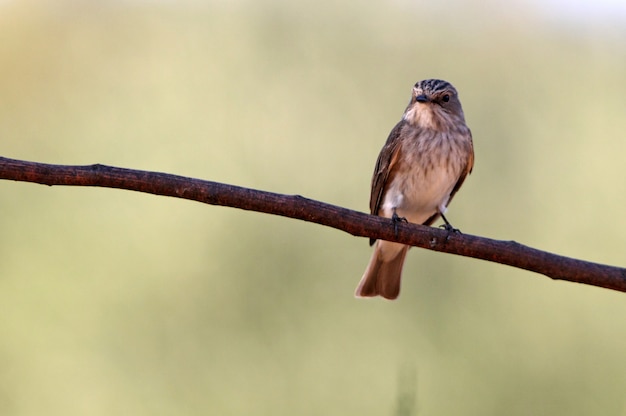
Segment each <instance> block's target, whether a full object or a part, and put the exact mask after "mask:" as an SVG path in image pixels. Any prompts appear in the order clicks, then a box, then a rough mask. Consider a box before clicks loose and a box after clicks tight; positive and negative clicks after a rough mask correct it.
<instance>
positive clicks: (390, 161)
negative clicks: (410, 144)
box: [370, 120, 405, 246]
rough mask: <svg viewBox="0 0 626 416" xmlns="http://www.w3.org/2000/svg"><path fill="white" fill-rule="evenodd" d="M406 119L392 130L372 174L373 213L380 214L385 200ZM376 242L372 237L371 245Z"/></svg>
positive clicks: (371, 201)
mask: <svg viewBox="0 0 626 416" xmlns="http://www.w3.org/2000/svg"><path fill="white" fill-rule="evenodd" d="M404 123H405V121H404V120H402V121H400V122H399V123H398V124H396V126H395V127H394V128H393V129H392V130H391V133H389V137H388V138H387V142H385V145H384V146H383V148H382V150H381V151H380V154H379V155H378V160H376V167H375V168H374V175H373V176H372V193H371V195H370V212H371V213H372V215H378V211H379V210H380V205H381V204H382V201H383V196H384V194H385V191H386V189H387V182H388V181H389V179H390V173H391V172H392V170H393V168H394V166H395V165H396V163H397V161H398V156H399V152H398V150H399V149H400V146H399V144H400V140H399V139H400V131H401V129H402V126H403V125H404ZM374 242H376V239H375V238H370V246H371V245H373V244H374Z"/></svg>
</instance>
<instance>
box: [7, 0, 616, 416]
mask: <svg viewBox="0 0 626 416" xmlns="http://www.w3.org/2000/svg"><path fill="white" fill-rule="evenodd" d="M625 28H626V7H624V6H623V5H621V4H619V3H618V2H615V3H614V4H611V3H610V2H597V1H596V2H592V1H591V0H590V1H589V2H584V1H578V2H562V3H561V2H558V1H556V0H554V1H546V2H539V1H537V2H533V1H525V2H524V1H510V2H499V1H487V2H484V1H441V2H433V1H428V2H427V1H417V0H412V1H409V0H395V1H383V0H375V1H370V2H367V3H366V2H357V1H348V0H342V1H329V0H328V1H327V0H316V1H297V2H292V1H287V0H284V1H282V0H267V1H253V0H240V1H217V0H216V1H209V2H191V1H187V2H185V1H183V2H174V1H166V0H163V1H140V0H136V1H122V0H120V1H109V2H99V1H56V0H55V1H2V2H0V144H1V151H0V154H2V155H3V156H5V157H11V158H18V159H26V160H32V161H39V162H47V163H59V164H91V163H104V164H110V165H114V166H122V167H128V168H137V169H147V170H155V171H162V172H169V173H175V174H179V175H186V176H191V177H198V178H203V179H209V180H214V181H220V182H225V183H230V184H236V185H241V186H247V187H253V188H257V189H263V190H268V191H273V192H280V193H288V194H292V193H297V194H302V195H305V196H307V197H310V198H314V199H319V200H322V201H326V202H329V203H333V204H337V205H341V206H345V207H348V208H352V209H357V210H361V211H367V209H368V201H369V185H370V177H371V173H372V170H373V166H374V162H375V160H376V156H377V154H378V152H379V150H380V147H381V146H382V144H383V142H384V140H385V139H386V137H387V134H388V132H389V130H390V129H391V128H392V126H393V125H394V123H396V121H397V120H399V118H400V116H401V114H402V111H403V110H404V106H405V105H406V103H407V102H408V98H409V95H410V89H411V86H412V84H413V83H415V82H416V81H418V80H420V79H424V78H432V77H437V78H443V79H447V80H449V81H451V82H452V83H453V84H455V86H456V87H457V88H458V90H459V91H460V96H461V99H462V102H463V104H464V108H465V113H466V118H467V120H468V123H469V124H470V127H471V128H472V130H473V133H474V140H475V147H476V166H475V169H474V173H473V174H472V175H471V176H470V178H469V179H468V180H467V181H466V183H465V185H464V187H463V189H462V190H461V192H460V193H459V194H458V196H457V197H456V198H455V200H454V203H453V204H452V206H451V210H450V215H449V218H450V220H451V221H453V223H454V224H455V225H456V226H458V227H460V228H461V229H462V230H463V231H464V232H466V233H471V234H477V235H483V236H487V237H491V238H496V239H512V240H516V241H519V242H521V243H524V244H527V245H531V246H533V247H537V248H541V249H544V250H548V251H552V252H556V253H559V254H564V255H568V256H571V257H577V258H582V259H587V260H591V261H596V262H601V263H607V264H613V265H621V266H625V265H626V246H625V241H626V240H625V237H624V235H626V220H625V218H624V213H625V211H626V210H625V207H626V163H625V158H626V138H625V133H624V132H625V131H626V29H625ZM370 253H371V251H370V248H369V247H368V244H367V240H366V239H358V238H354V237H351V236H349V235H348V234H345V233H342V232H339V231H336V230H333V229H328V228H324V227H321V226H318V225H313V224H308V223H303V222H299V221H294V220H290V219H285V218H279V217H272V216H268V215H262V214H258V213H251V212H245V211H241V210H237V209H230V208H220V207H211V206H204V205H201V204H198V203H192V202H189V201H184V200H177V199H173V198H164V197H155V196H152V195H146V194H139V193H132V192H128V191H122V190H112V189H97V188H69V187H65V188H64V187H45V186H41V185H35V184H29V183H17V182H9V181H1V182H0V413H1V414H3V415H42V414H45V415H64V416H68V415H112V414H116V415H143V414H149V415H207V414H213V415H249V414H255V415H321V414H325V415H353V414H359V415H418V414H419V415H503V414H506V415H529V414H532V415H569V416H571V415H590V414H594V415H599V414H606V415H609V414H610V415H626V358H625V355H624V352H625V351H626V295H625V294H622V293H617V292H612V291H609V290H604V289H600V288H595V287H587V286H582V285H577V284H572V283H566V282H556V281H551V280H550V279H548V278H545V277H543V276H540V275H536V274H532V273H529V272H526V271H520V270H516V269H513V268H509V267H505V266H501V265H497V264H492V263H487V262H481V261H477V260H473V259H468V258H461V257H455V256H451V255H446V254H440V253H433V252H429V251H425V250H422V249H413V250H411V252H410V254H409V256H408V260H407V264H406V267H405V271H404V284H403V291H402V294H401V297H400V299H399V300H397V301H396V302H387V301H382V300H357V299H354V298H353V291H354V288H355V286H356V284H357V282H358V280H359V278H360V277H361V274H362V272H363V270H364V268H365V266H366V264H367V261H368V259H369V256H370Z"/></svg>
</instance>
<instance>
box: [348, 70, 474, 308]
mask: <svg viewBox="0 0 626 416" xmlns="http://www.w3.org/2000/svg"><path fill="white" fill-rule="evenodd" d="M473 167H474V144H473V141H472V133H471V131H470V129H469V127H467V124H466V123H465V116H464V114H463V108H462V107H461V102H460V101H459V94H458V92H457V90H456V88H454V86H453V85H452V84H450V83H449V82H447V81H444V80H440V79H425V80H422V81H419V82H417V83H416V84H415V85H414V86H413V88H412V92H411V99H410V101H409V104H408V106H407V107H406V109H405V111H404V114H403V115H402V119H401V120H400V121H399V122H398V123H397V124H396V125H395V127H394V128H393V129H392V130H391V133H389V137H388V138H387V141H386V142H385V145H384V146H383V148H382V150H381V151H380V154H379V156H378V159H377V161H376V167H375V168H374V174H373V176H372V183H371V196H370V212H371V214H372V215H377V216H381V217H385V218H390V219H391V220H392V223H393V226H394V227H395V229H396V232H397V225H398V222H411V223H415V224H423V225H428V226H430V225H432V224H433V223H434V222H435V221H436V220H437V219H439V217H441V219H442V220H443V221H444V223H445V224H444V225H443V227H444V228H445V229H447V230H448V231H449V232H453V231H456V232H458V230H457V229H455V228H454V227H452V225H451V224H450V222H449V221H448V220H447V219H446V217H445V215H444V214H445V213H446V210H447V208H448V204H449V203H450V201H451V200H452V197H453V196H454V195H455V194H456V192H457V191H458V190H459V188H461V185H463V182H464V181H465V178H466V177H467V175H469V174H470V173H471V172H472V169H473ZM370 245H373V246H374V251H373V253H372V257H371V259H370V261H369V264H368V265H367V268H366V269H365V273H364V274H363V277H362V278H361V281H360V282H359V285H358V286H357V289H356V292H355V296H356V297H375V296H382V297H383V298H385V299H389V300H393V299H396V298H397V297H398V295H399V294H400V281H401V275H402V267H403V265H404V259H405V257H406V253H407V251H408V249H409V246H407V245H404V244H400V243H395V242H390V241H384V240H376V239H371V240H370Z"/></svg>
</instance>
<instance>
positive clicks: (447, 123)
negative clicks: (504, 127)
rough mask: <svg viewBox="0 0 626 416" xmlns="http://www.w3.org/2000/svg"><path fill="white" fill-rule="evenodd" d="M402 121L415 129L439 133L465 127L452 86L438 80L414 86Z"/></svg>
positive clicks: (427, 80) (429, 80) (457, 97)
mask: <svg viewBox="0 0 626 416" xmlns="http://www.w3.org/2000/svg"><path fill="white" fill-rule="evenodd" d="M403 119H404V120H405V121H407V122H408V123H409V124H411V125H413V126H415V127H420V128H425V129H433V130H439V131H446V130H452V129H454V128H455V126H457V125H459V123H460V124H461V125H465V117H464V115H463V108H462V107H461V102H460V101H459V94H458V93H457V91H456V89H455V88H454V87H453V86H452V84H450V83H449V82H447V81H442V80H440V79H426V80H423V81H420V82H418V83H417V84H415V86H414V87H413V92H412V94H411V101H409V105H408V106H407V108H406V110H405V111H404V116H403Z"/></svg>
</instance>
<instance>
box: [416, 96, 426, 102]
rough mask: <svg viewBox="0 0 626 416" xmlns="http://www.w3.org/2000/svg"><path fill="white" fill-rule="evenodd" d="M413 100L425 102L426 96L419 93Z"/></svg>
mask: <svg viewBox="0 0 626 416" xmlns="http://www.w3.org/2000/svg"><path fill="white" fill-rule="evenodd" d="M415 101H417V102H418V103H427V102H428V97H427V96H426V95H425V94H420V95H418V96H417V97H415Z"/></svg>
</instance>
